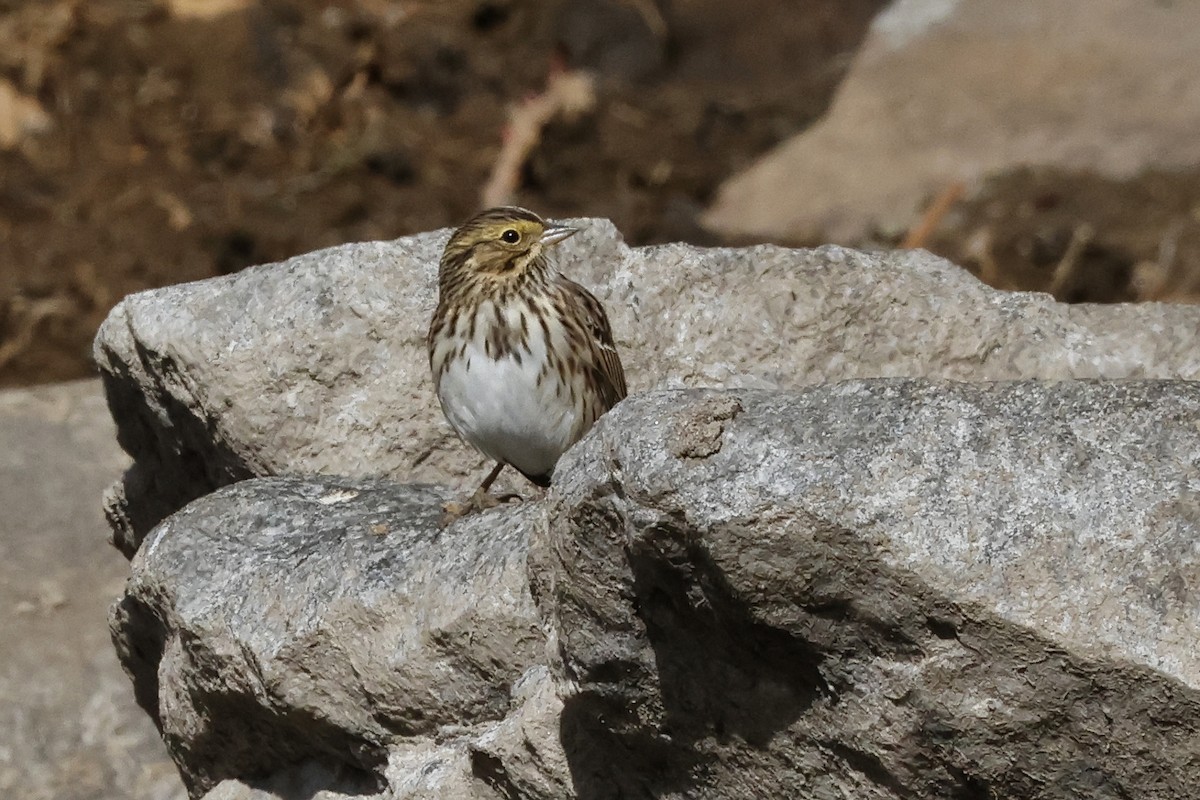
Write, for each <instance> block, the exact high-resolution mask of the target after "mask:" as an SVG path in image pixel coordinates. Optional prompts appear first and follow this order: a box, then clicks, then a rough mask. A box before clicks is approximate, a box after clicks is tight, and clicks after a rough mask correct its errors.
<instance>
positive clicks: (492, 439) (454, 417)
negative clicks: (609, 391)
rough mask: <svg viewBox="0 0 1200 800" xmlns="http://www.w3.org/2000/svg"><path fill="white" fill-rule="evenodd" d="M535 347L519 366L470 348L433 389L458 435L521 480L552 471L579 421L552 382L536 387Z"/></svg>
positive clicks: (537, 358) (539, 360)
mask: <svg viewBox="0 0 1200 800" xmlns="http://www.w3.org/2000/svg"><path fill="white" fill-rule="evenodd" d="M534 338H535V339H537V338H539V337H536V336H535V337H534ZM541 344H542V343H541V342H537V343H536V345H537V346H535V347H534V348H533V352H532V353H525V354H524V358H522V360H521V363H517V360H516V359H515V358H513V357H511V356H505V357H504V358H501V359H492V358H489V357H488V356H487V355H486V354H485V353H484V350H483V348H482V347H480V346H477V345H472V346H470V347H468V348H467V351H466V354H465V356H466V357H465V358H455V359H453V360H452V361H451V362H450V364H449V365H448V366H447V369H446V372H445V374H443V375H442V379H441V382H440V383H439V385H438V400H440V401H441V404H442V409H443V410H444V411H445V412H446V419H448V420H449V421H450V425H451V426H453V428H454V429H455V430H456V431H458V434H459V435H460V436H462V437H463V438H464V439H466V440H467V441H468V442H470V443H471V444H472V445H474V446H475V447H476V448H478V449H479V450H480V451H481V452H482V453H483V454H484V455H486V456H488V457H490V458H493V459H495V460H497V461H504V462H505V463H508V464H511V465H512V466H514V467H516V468H517V469H519V470H520V471H521V472H524V473H526V474H527V475H548V474H549V473H550V472H552V471H553V469H554V465H555V464H556V463H558V457H559V456H561V455H562V454H563V452H564V451H565V450H566V449H567V448H568V447H570V446H571V444H572V442H571V434H572V431H574V430H575V429H576V423H577V422H578V415H579V412H578V411H577V410H576V409H575V408H574V407H573V405H574V404H572V403H568V402H567V398H566V396H564V395H561V394H560V392H561V388H560V387H561V383H560V382H559V381H558V380H556V379H554V377H553V376H548V377H547V378H546V379H544V380H543V381H542V385H541V386H539V385H538V381H537V376H538V370H539V365H540V364H541V363H542V358H544V353H540V352H538V351H539V350H541V349H542V347H541V346H540V345H541Z"/></svg>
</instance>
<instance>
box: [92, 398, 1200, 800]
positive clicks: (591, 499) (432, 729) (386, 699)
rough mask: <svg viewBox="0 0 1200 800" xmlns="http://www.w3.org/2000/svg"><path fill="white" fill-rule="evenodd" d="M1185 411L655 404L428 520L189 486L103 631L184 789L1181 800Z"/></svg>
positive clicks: (251, 484)
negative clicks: (522, 495)
mask: <svg viewBox="0 0 1200 800" xmlns="http://www.w3.org/2000/svg"><path fill="white" fill-rule="evenodd" d="M1197 420H1200V383H1197V382H1188V381H1118V382H1109V381H1065V382H1037V381H1029V382H1000V383H978V384H966V383H956V382H946V381H926V380H869V381H849V382H844V383H840V384H836V385H829V386H818V387H811V388H807V389H804V390H799V391H779V390H764V389H753V388H744V389H735V390H673V391H661V392H652V393H646V394H641V395H637V396H633V397H630V398H629V399H628V400H626V401H625V402H624V403H622V404H621V405H619V406H618V407H617V408H616V409H614V410H613V411H612V412H611V413H610V414H608V415H607V416H606V417H605V418H603V419H602V420H601V422H600V423H599V424H598V425H597V426H596V428H595V429H594V431H593V432H592V433H591V434H589V435H588V436H587V437H586V438H585V439H584V440H583V441H582V442H581V443H580V444H579V446H577V447H576V448H574V449H573V450H572V451H571V452H570V453H569V454H568V455H567V456H566V457H565V458H564V461H563V464H562V465H561V467H560V470H559V472H558V473H557V480H556V485H555V486H554V487H553V488H552V489H551V490H550V493H549V494H548V495H547V497H546V498H545V499H542V500H537V501H533V502H528V503H525V504H522V505H519V506H508V507H502V508H498V509H493V510H491V511H489V512H487V513H485V514H482V515H479V516H475V517H470V518H467V519H465V520H460V521H459V522H457V523H455V524H454V525H452V526H451V527H449V528H447V529H444V530H442V529H440V528H439V527H438V526H437V523H436V520H437V517H438V513H439V504H440V501H441V500H442V499H444V498H445V497H447V496H448V494H447V491H446V490H443V489H434V488H430V487H422V486H396V485H392V484H389V483H387V482H382V481H370V480H362V479H357V480H352V479H345V478H267V479H259V480H253V481H247V482H243V483H239V484H237V485H235V486H232V487H228V488H225V489H222V490H220V491H218V492H216V493H214V494H211V495H209V496H208V497H205V498H203V499H201V500H198V501H196V502H194V503H192V504H190V505H189V506H188V507H187V508H185V509H184V510H183V511H181V512H179V513H177V514H175V515H173V516H172V517H170V518H169V519H167V520H166V521H165V522H163V523H162V524H161V525H160V526H158V528H157V529H156V530H155V531H154V532H153V533H152V534H151V536H150V538H148V539H147V540H146V542H145V543H144V545H143V546H142V548H141V549H140V551H139V552H138V554H137V555H136V557H135V558H134V561H133V571H134V575H133V578H132V580H131V581H130V583H129V586H128V589H127V594H126V597H125V599H124V600H123V601H122V602H121V603H120V605H119V606H118V607H117V608H116V609H115V613H114V624H115V629H116V639H117V642H118V646H119V650H120V652H121V654H122V658H123V659H124V661H125V663H126V666H127V667H128V668H129V669H130V671H131V672H132V674H133V675H134V677H135V682H136V685H137V687H138V690H139V695H140V697H141V698H142V701H143V703H144V704H145V705H146V706H147V707H148V708H150V709H152V710H154V711H155V713H157V714H159V715H160V717H161V721H162V725H163V729H164V732H165V735H166V738H167V741H168V745H169V747H170V749H171V751H172V753H173V754H174V755H175V757H176V758H177V759H178V760H179V762H180V765H181V768H182V769H183V772H184V774H185V776H186V777H187V779H188V781H189V786H190V787H191V789H192V791H193V794H194V796H199V795H200V793H201V792H203V791H208V794H207V795H205V800H270V799H271V798H289V797H311V798H313V799H314V800H342V798H346V797H350V796H360V797H371V798H376V799H377V800H385V798H387V799H390V798H406V799H407V798H414V799H415V798H422V799H424V798H430V799H432V798H438V797H456V798H459V797H461V798H467V800H474V799H475V798H478V800H500V799H501V798H503V799H504V800H513V799H514V798H522V799H523V798H536V799H537V800H552V799H554V798H572V797H577V798H581V800H592V799H593V798H616V797H623V798H680V799H682V798H693V797H704V798H717V799H719V798H744V797H750V796H753V797H813V798H843V797H855V798H880V799H881V800H882V799H884V798H886V799H887V800H900V799H901V798H913V797H961V798H973V797H1038V798H1048V799H1049V800H1056V799H1057V798H1063V800H1066V798H1072V799H1074V798H1078V797H1089V798H1098V799H1100V800H1104V799H1106V798H1114V799H1115V798H1137V799H1138V800H1141V799H1142V798H1154V799H1155V800H1157V799H1158V798H1164V799H1165V798H1179V797H1184V796H1187V793H1188V791H1189V788H1188V787H1191V786H1194V785H1196V783H1197V781H1198V780H1200V755H1198V754H1200V657H1198V656H1197V653H1196V651H1195V647H1194V642H1195V639H1196V634H1197V631H1198V630H1200V600H1198V599H1197V595H1196V592H1195V591H1194V590H1193V589H1194V587H1195V586H1197V585H1200V552H1198V551H1197V549H1196V545H1195V543H1196V541H1197V534H1198V533H1200V504H1198V500H1200V427H1198V426H1197ZM535 604H536V607H535ZM543 636H545V637H546V638H543Z"/></svg>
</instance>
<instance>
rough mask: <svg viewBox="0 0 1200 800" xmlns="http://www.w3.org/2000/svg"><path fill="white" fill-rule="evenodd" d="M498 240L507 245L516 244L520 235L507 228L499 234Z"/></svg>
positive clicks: (519, 239)
mask: <svg viewBox="0 0 1200 800" xmlns="http://www.w3.org/2000/svg"><path fill="white" fill-rule="evenodd" d="M500 238H501V239H503V240H504V241H506V242H508V243H509V244H516V243H517V242H519V241H521V234H519V233H517V232H516V231H515V230H513V229H512V228H509V229H508V230H506V231H505V232H504V233H502V234H500Z"/></svg>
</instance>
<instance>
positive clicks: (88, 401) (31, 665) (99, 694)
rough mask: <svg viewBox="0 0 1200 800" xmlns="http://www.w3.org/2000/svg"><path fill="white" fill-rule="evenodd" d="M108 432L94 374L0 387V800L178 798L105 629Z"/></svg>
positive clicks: (109, 567)
mask: <svg viewBox="0 0 1200 800" xmlns="http://www.w3.org/2000/svg"><path fill="white" fill-rule="evenodd" d="M113 433H114V431H113V423H112V418H111V417H110V416H109V413H108V409H107V408H106V407H105V405H104V394H103V391H102V390H101V388H100V382H99V381H97V380H91V381H78V382H74V383H67V384H60V385H57V386H41V387H37V388H33V389H11V390H5V391H2V392H0V509H3V512H4V513H3V514H2V515H0V615H2V618H3V621H2V622H0V797H12V798H21V800H95V798H128V800H180V798H183V797H185V796H186V795H185V794H184V791H183V786H182V784H181V783H180V781H179V778H178V776H177V775H176V774H175V767H174V765H173V764H172V763H171V761H170V759H169V758H168V757H167V754H166V752H165V751H164V750H163V747H162V744H161V743H160V742H159V739H158V732H157V731H156V730H155V729H154V725H153V724H151V722H150V720H149V719H147V718H146V715H145V714H143V713H142V712H141V710H140V709H138V707H137V705H136V704H135V703H134V702H133V698H132V697H131V696H130V692H129V681H128V679H127V678H126V677H125V675H124V674H123V673H122V672H121V667H120V665H119V664H118V663H117V659H116V658H115V657H114V654H113V651H112V643H111V642H110V641H109V637H108V631H107V627H106V625H105V616H106V612H105V609H106V608H107V606H108V604H109V603H111V602H112V600H113V598H115V597H116V596H117V595H119V594H120V592H121V585H122V583H123V582H124V577H125V575H126V574H127V573H128V571H129V568H128V564H127V563H126V562H125V560H124V559H123V558H121V556H120V555H119V554H117V553H115V552H113V550H112V548H110V547H109V546H108V545H106V544H105V543H104V529H105V525H104V517H103V515H102V514H101V513H100V510H99V501H100V497H101V495H102V494H103V492H104V488H105V486H106V485H108V484H109V483H111V482H112V480H113V479H114V478H116V477H117V476H119V475H120V474H121V471H122V470H123V469H124V468H125V467H127V466H128V464H129V459H128V458H127V457H126V456H125V455H124V454H123V453H122V452H121V450H120V448H118V447H117V444H116V442H115V440H114V436H113Z"/></svg>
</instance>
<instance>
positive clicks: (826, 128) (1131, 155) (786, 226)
mask: <svg viewBox="0 0 1200 800" xmlns="http://www.w3.org/2000/svg"><path fill="white" fill-rule="evenodd" d="M1198 26H1200V4H1196V3H1145V2H1143V0H1056V2H1054V3H1045V2H1041V1H1040V0H1008V2H1003V3H999V2H994V0H896V1H895V2H893V3H892V4H891V5H890V6H889V8H888V9H887V10H886V11H884V12H883V13H881V14H880V15H879V16H878V17H876V19H875V22H874V24H873V26H872V31H871V33H870V35H869V36H868V37H867V40H866V41H865V42H864V44H863V46H862V48H861V49H860V50H859V52H858V54H857V56H856V57H855V61H854V64H853V65H852V66H851V68H850V71H849V73H848V74H847V76H846V78H845V80H844V82H843V83H842V85H841V86H840V87H839V88H838V93H837V96H836V97H835V99H834V101H833V104H832V105H831V107H830V109H829V111H828V113H827V114H826V115H825V117H824V118H823V119H821V120H820V121H819V122H818V123H817V124H815V125H813V126H812V127H811V128H809V129H808V130H805V131H803V132H801V133H799V134H797V135H796V136H795V137H793V138H792V139H789V140H788V141H786V142H784V143H783V144H782V145H780V146H779V147H777V148H776V149H775V150H773V151H771V152H770V153H768V154H766V155H765V156H763V157H762V158H761V159H759V161H757V162H756V163H754V164H752V165H751V166H750V167H749V168H748V169H746V170H745V171H743V172H742V173H740V174H738V175H735V176H733V177H732V178H730V179H729V180H728V181H726V183H725V184H724V185H723V186H722V187H721V188H720V190H719V191H718V194H717V198H716V201H715V202H714V203H713V206H712V208H710V210H709V211H708V213H707V214H706V215H705V218H704V222H705V224H706V225H707V226H709V227H711V228H712V229H713V230H716V231H720V232H722V233H725V234H727V235H736V236H741V237H743V238H745V237H755V238H761V237H766V238H772V239H781V238H782V239H787V240H796V239H804V240H811V239H813V238H816V239H818V240H820V241H835V242H841V243H858V242H862V241H864V240H865V239H867V238H869V237H871V236H872V234H873V233H874V232H875V230H877V229H880V228H882V229H884V230H891V229H901V230H903V229H904V228H907V227H909V226H910V225H911V224H912V223H913V222H914V221H915V219H916V217H917V215H918V214H919V213H920V211H921V207H922V205H923V204H925V203H927V202H928V199H929V198H930V197H931V196H932V195H933V194H934V193H936V192H939V191H941V190H943V189H944V188H945V187H946V186H947V185H949V183H950V182H952V181H965V182H967V183H968V184H971V183H973V182H977V181H980V180H982V179H983V178H985V177H986V176H987V175H989V174H991V173H995V172H1001V171H1004V170H1009V169H1013V168H1017V167H1025V166H1027V165H1030V164H1034V165H1042V166H1049V167H1057V168H1060V169H1067V170H1076V169H1079V170H1087V171H1090V172H1095V173H1098V174H1101V175H1104V176H1107V177H1111V178H1115V179H1127V178H1131V177H1133V176H1135V175H1137V174H1138V173H1140V172H1143V171H1145V170H1149V169H1168V170H1169V169H1176V168H1180V167H1187V166H1191V165H1193V164H1195V163H1197V162H1198V161H1200V139H1197V137H1196V136H1195V131H1196V129H1197V127H1198V126H1200V49H1197V48H1196V46H1195V38H1194V32H1195V31H1196V29H1197V27H1198ZM998 66H1002V67H1003V68H998ZM1009 67H1011V68H1009Z"/></svg>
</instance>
